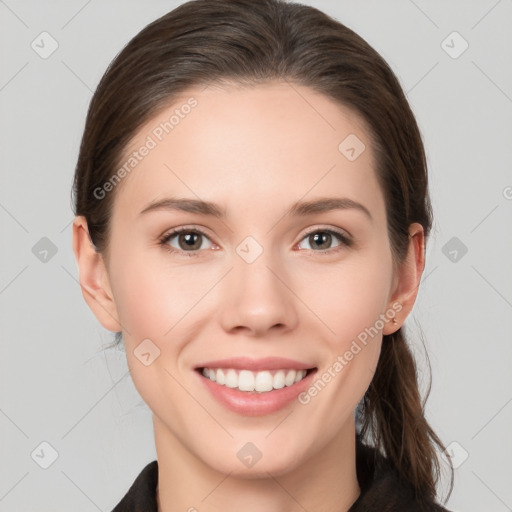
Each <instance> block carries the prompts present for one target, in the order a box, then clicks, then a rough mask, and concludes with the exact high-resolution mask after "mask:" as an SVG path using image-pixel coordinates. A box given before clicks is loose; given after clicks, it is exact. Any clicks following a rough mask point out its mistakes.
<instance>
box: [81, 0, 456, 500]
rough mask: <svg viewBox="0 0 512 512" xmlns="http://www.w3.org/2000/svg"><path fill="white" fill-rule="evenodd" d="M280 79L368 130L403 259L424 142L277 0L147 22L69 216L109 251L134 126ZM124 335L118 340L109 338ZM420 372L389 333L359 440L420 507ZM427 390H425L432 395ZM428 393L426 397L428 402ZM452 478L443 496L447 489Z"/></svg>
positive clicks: (296, 11) (315, 14)
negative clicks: (190, 99)
mask: <svg viewBox="0 0 512 512" xmlns="http://www.w3.org/2000/svg"><path fill="white" fill-rule="evenodd" d="M274 79H275V80H287V81H290V82H295V83H298V84H301V85H305V86H308V87H310V88H311V89H313V90H315V91H318V92H320V93H323V94H324V95H326V96H327V97H329V98H331V99H333V100H335V101H336V102H338V103H339V104H341V105H343V106H345V107H348V108H350V109H352V110H354V111H355V112H357V113H358V114H359V115H360V116H361V117H362V119H364V120H365V122H366V124H367V126H368V127H369V130H370V135H371V139H372V140H371V142H372V144H371V145H372V149H373V151H374V155H375V157H376V165H377V169H376V173H377V178H378V180H379V183H380V185H381V187H382V190H383V193H384V197H385V201H386V213H387V219H388V234H389V239H390V243H391V248H392V254H393V261H394V263H395V265H398V264H399V263H400V262H402V261H403V259H404V257H405V255H406V253H407V248H408V244H409V236H408V228H409V225H410V224H411V223H413V222H418V223H420V224H421V225H422V226H423V229H424V233H425V237H426V238H427V237H428V235H429V232H430V228H431V225H432V211H431V205H430V199H429V195H428V179H427V164H426V157H425V151H424V147H423V143H422V139H421V135H420V132H419V129H418V126H417V123H416V121H415V118H414V115H413V113H412V111H411V109H410V107H409V104H408V102H407V100H406V97H405V95H404V92H403V91H402V88H401V86H400V84H399V82H398V80H397V78H396V76H395V75H394V73H393V71H392V70H391V69H390V67H389V66H388V65H387V63H386V62H385V61H384V60H383V59H382V57H381V56H380V55H379V54H378V53H377V52H376V51H375V50H374V49H373V48H372V47H371V46H369V45H368V43H366V41H364V40H363V39H362V38H361V37H360V36H358V35H357V34H356V33H355V32H353V31H352V30H350V29H349V28H347V27H346V26H344V25H342V24H341V23H339V22H338V21H336V20H334V19H333V18H331V17H329V16H327V15H326V14H324V13H322V12H321V11H319V10H317V9H315V8H313V7H309V6H305V5H300V4H296V3H287V2H284V1H282V0H259V1H257V2H255V1H254V0H193V1H190V2H187V3H184V4H182V5H180V6H179V7H177V8H176V9H174V10H173V11H171V12H169V13H168V14H166V15H164V16H162V17H161V18H159V19H157V20H156V21H154V22H152V23H151V24H149V25H148V26H147V27H145V28H144V29H143V30H142V31H141V32H140V33H139V34H137V35H136V36H135V37H134V38H133V39H132V40H131V41H130V42H129V43H128V44H127V45H126V46H125V48H124V49H123V50H122V51H121V52H120V53H119V54H118V55H117V56H116V58H115V59H114V60H113V61H112V63H111V64H110V66H109V67H108V69H107V71H106V72H105V74H104V76H103V78H102V79H101V81H100V83H99V85H98V87H97V89H96V92H95V94H94V96H93V98H92V100H91V103H90V106H89V111H88V114H87V120H86V124H85V129H84V134H83V138H82V142H81V146H80V154H79V157H78V162H77V166H76V173H75V178H74V184H73V196H74V213H75V214H76V215H83V216H85V218H86V220H87V223H88V227H89V233H90V238H91V241H92V243H93V244H94V245H95V247H96V249H97V251H98V252H102V253H105V254H106V253H107V250H108V240H109V220H110V217H111V210H112V205H113V201H114V197H115V190H114V191H112V192H110V193H109V194H107V195H106V196H105V197H104V198H102V199H98V198H97V194H95V190H97V189H98V188H99V187H102V185H103V184H104V183H105V182H107V181H108V180H109V179H110V178H111V177H112V176H113V175H114V173H115V171H116V169H117V166H118V165H120V162H121V161H122V156H123V152H124V151H125V150H126V148H127V146H128V145H129V143H130V141H131V139H132V138H133V137H134V135H135V134H136V133H137V131H138V129H139V128H140V127H141V126H142V125H143V124H144V123H145V122H147V121H148V120H150V119H151V117H152V116H154V115H155V114H156V113H157V112H158V111H159V110H161V109H162V108H163V107H165V106H167V105H169V104H170V103H172V100H173V98H174V97H175V95H177V94H178V93H182V92H184V91H186V89H187V88H190V87H192V86H197V85H202V84H204V85H206V84H209V83H214V82H217V83H222V82H223V81H234V82H236V83H240V84H247V85H251V84H252V85H254V84H258V83H261V82H265V81H269V80H274ZM120 339H121V333H116V343H118V342H119V341H120ZM417 376H418V374H417V369H416V365H415V362H414V358H413V356H412V353H411V351H410V349H409V347H408V344H407V341H406V339H405V336H404V334H403V332H402V329H399V330H398V331H396V332H395V333H393V334H391V335H384V339H383V344H382V350H381V355H380V359H379V363H378V366H377V369H376V372H375V375H374V377H373V380H372V382H371V384H370V386H369V388H368V390H367V392H366V393H365V396H364V398H363V400H362V403H361V406H362V409H361V412H362V418H363V420H362V430H361V435H362V436H363V437H365V438H366V440H367V441H370V442H372V443H373V444H374V445H375V446H376V447H377V448H378V449H379V450H380V452H381V453H383V454H385V455H386V456H387V457H388V458H389V460H390V461H391V462H392V464H393V465H394V467H395V468H396V470H397V472H398V474H399V476H400V478H402V479H403V480H404V481H406V482H409V483H410V484H411V485H412V486H413V488H414V490H415V493H416V496H417V498H418V500H419V501H420V502H423V501H424V502H428V501H429V500H433V499H435V496H436V485H437V482H438V480H439V477H440V473H441V472H440V464H439V460H438V458H437V454H436V448H438V449H440V450H441V451H444V446H443V444H442V442H441V440H440V439H439V438H438V436H437V435H436V434H435V432H434V431H433V430H432V428H431V427H430V425H429V424H428V422H427V420H426V418H425V411H424V405H425V402H422V401H421V399H420V393H419V389H418V382H417ZM429 392H430V388H429V390H428V392H427V397H428V394H429ZM427 397H425V400H426V398H427ZM450 471H451V485H450V493H451V490H452V488H453V469H452V468H451V467H450Z"/></svg>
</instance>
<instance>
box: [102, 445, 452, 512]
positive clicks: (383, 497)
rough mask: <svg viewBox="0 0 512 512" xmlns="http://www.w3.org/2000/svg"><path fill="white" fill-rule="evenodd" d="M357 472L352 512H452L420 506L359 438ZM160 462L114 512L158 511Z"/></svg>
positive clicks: (430, 505) (145, 472)
mask: <svg viewBox="0 0 512 512" xmlns="http://www.w3.org/2000/svg"><path fill="white" fill-rule="evenodd" d="M356 439H357V442H356V472H357V479H358V482H359V487H360V489H361V494H360V495H359V497H358V498H357V500H356V501H355V503H354V504H353V505H352V506H351V507H350V509H349V512H373V511H375V512H377V511H378V512H402V511H403V512H449V511H448V510H447V509H445V508H443V507H441V506H440V505H436V504H434V503H426V504H425V503H423V504H420V503H419V502H418V501H417V500H415V498H414V493H413V490H412V488H411V487H410V486H409V485H408V484H407V483H404V482H402V481H400V479H399V477H398V474H397V473H396V471H395V470H394V469H393V468H392V467H391V465H390V464H389V463H388V462H387V459H385V458H384V457H382V456H381V455H380V454H379V453H378V452H377V451H376V450H375V449H374V448H371V447H369V446H366V445H364V444H363V443H362V442H361V441H360V439H359V438H356ZM157 483H158V462H157V461H156V460H154V461H152V462H150V463H149V464H148V465H147V466H146V467H145V468H144V469H143V470H142V471H141V472H140V474H139V475H138V476H137V478H136V479H135V481H134V482H133V484H132V486H131V487H130V489H129V490H128V492H127V493H126V495H125V496H124V497H123V499H122V500H121V501H120V502H119V503H118V505H117V506H116V507H115V508H114V509H113V511H112V512H157V510H158V509H157V504H156V486H157Z"/></svg>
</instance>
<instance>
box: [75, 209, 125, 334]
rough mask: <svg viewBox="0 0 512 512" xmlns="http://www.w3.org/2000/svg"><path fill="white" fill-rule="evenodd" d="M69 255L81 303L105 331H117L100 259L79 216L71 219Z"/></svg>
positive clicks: (82, 219)
mask: <svg viewBox="0 0 512 512" xmlns="http://www.w3.org/2000/svg"><path fill="white" fill-rule="evenodd" d="M73 252H74V253H75V259H76V261H77V264H78V272H79V282H80V288H81V289H82V295H83V297H84V299H85V301H86V302H87V304H88V305H89V307H90V308H91V310H92V312H93V313H94V315H95V316H96V318H97V319H98V321H99V322H100V323H101V325H103V327H105V329H108V330H109V331H112V332H118V331H121V324H120V323H119V319H118V318H119V316H118V314H117V309H116V305H115V302H114V297H113V294H112V288H111V287H110V281H109V278H108V273H107V269H106V266H105V263H104V259H103V256H102V254H101V253H99V252H97V251H96V248H95V247H94V245H93V243H92V241H91V238H90V235H89V228H88V226H87V220H86V219H85V217H83V216H77V217H75V220H74V222H73Z"/></svg>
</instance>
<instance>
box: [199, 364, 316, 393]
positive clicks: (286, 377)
mask: <svg viewBox="0 0 512 512" xmlns="http://www.w3.org/2000/svg"><path fill="white" fill-rule="evenodd" d="M202 373H203V375H204V376H205V377H206V378H207V379H210V380H211V381H213V382H217V384H220V385H222V386H227V387H228V388H238V389H239V390H240V391H257V392H259V393H265V392H268V391H272V390H273V389H281V388H284V387H285V386H291V385H293V384H295V383H297V382H299V381H301V380H302V379H303V378H304V377H305V376H306V370H277V371H275V372H274V374H273V375H272V372H270V371H268V370H264V371H261V372H252V371H249V370H234V369H232V368H230V369H221V368H217V369H214V368H203V371H202Z"/></svg>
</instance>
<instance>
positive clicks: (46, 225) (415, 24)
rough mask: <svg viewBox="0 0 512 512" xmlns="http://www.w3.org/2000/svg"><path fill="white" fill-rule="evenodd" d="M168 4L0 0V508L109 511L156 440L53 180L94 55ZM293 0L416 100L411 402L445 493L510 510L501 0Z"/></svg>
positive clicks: (509, 120)
mask: <svg viewBox="0 0 512 512" xmlns="http://www.w3.org/2000/svg"><path fill="white" fill-rule="evenodd" d="M180 3H182V2H179V1H169V0H167V1H163V0H160V1H153V2H142V1H137V2H135V1H123V2H121V1H120V0H118V1H116V0H102V1H101V2H100V1H99V0H90V1H84V0H73V1H69V0H68V1H63V0H62V1H60V2H56V1H52V2H50V1H45V2H41V1H36V0H5V1H3V0H0V119H1V124H0V152H1V153H0V154H1V171H2V186H1V187H0V223H1V224H0V225H1V237H2V238H1V240H2V245H1V246H2V251H1V253H0V254H1V265H0V317H1V358H0V465H1V466H0V511H2V512H7V511H9V512H14V511H15V512H23V511H48V512H49V511H52V512H59V511H68V510H73V511H75V512H78V511H96V510H102V511H108V510H111V508H112V507H113V506H114V505H115V504H116V503H117V502H118V500H119V499H120V498H121V496H122V495H124V493H125V492H126V491H127V489H128V487H129V485H130V484H131V483H132V481H133V479H134V478H135V476H136V475H137V474H138V473H139V471H140V470H141V469H142V467H143V466H144V465H145V464H146V463H147V462H149V461H150V460H153V459H154V458H155V451H154V445H153V432H152V424H151V416H150V413H149V410H148V408H147V406H146V405H145V404H144V403H143V402H142V400H141V399H140V397H139V396H138V394H137V392H136V390H135V388H134V387H133V384H132V382H131V379H130V376H129V374H128V370H127V365H126V361H125V355H124V352H122V351H118V350H110V351H105V350H103V348H104V346H105V345H106V344H107V343H108V342H110V341H111V340H112V335H111V334H110V333H109V332H108V331H105V330H104V329H103V328H102V327H101V326H100V325H99V323H98V322H97V321H96V319H95V317H94V316H93V315H92V313H91V311H90V310H89V308H88V306H87V305H86V303H85V301H84V300H83V298H82V295H81V292H80V288H79V285H78V281H77V275H78V273H77V267H76V264H75V261H74V257H73V253H72V249H71V222H72V219H73V216H72V212H71V207H70V188H71V182H72V177H73V171H74V166H75V163H76V158H77V154H78V146H79V142H80V138H81V132H82V129H83V125H84V120H85V114H86V109H87V106H88V103H89V100H90V98H91V95H92V91H93V90H94V88H95V87H96V85H97V83H98V81H99V79H100V77H101V75H102V74H103V72H104V71H105V69H106V67H107V65H108V63H109V62H110V61H111V59H112V58H113V57H114V56H115V55H116V53H117V52H118V51H119V50H120V49H121V48H122V47H123V46H124V44H125V43H126V42H127V41H128V40H129V39H130V38H131V37H133V36H134V35H135V34H136V33H137V32H138V31H139V30H140V29H141V28H143V27H144V26H145V25H146V24H147V23H149V22H150V21H153V20H154V19H155V18H157V17H159V16H160V15H162V14H164V13H165V12H167V11H169V10H171V9H172V8H173V7H175V6H176V5H178V4H180ZM304 3H309V4H311V5H313V6H316V7H318V8H320V9H322V10H324V11H326V12H327V13H329V14H331V15H333V16H335V17H336V18H338V19H339V20H340V21H342V22H343V23H345V24H346V25H348V26H349V27H351V28H353V29H354V30H355V31H356V32H358V33H359V34H360V35H361V36H362V37H364V38H365V39H366V40H367V41H368V42H369V43H370V44H372V45H373V46H374V47H375V48H376V49H377V50H378V51H379V52H380V53H381V54H382V55H383V57H384V58H385V59H386V60H387V61H388V62H389V63H390V65H391V66H392V67H393V69H394V70H395V72H396V73H397V75H398V77H399V79H400V80H401V83H402V85H403V87H404V89H405V90H406V91H407V95H408V97H409V100H410V103H411V105H412V107H413V109H414V112H415V114H416V115H417V119H418V123H419V125H420V128H421V130H422V133H423V136H424V140H425V144H426V147H427V152H428V161H429V166H430V178H431V194H432V201H433V206H434V212H435V225H434V229H433V232H432V237H431V240H430V242H429V245H428V249H427V253H428V254H427V268H426V270H425V274H424V279H423V284H422V286H421V289H420V294H419V298H418V302H417V304H416V306H415V308H414V311H413V314H412V315H411V316H410V317H409V318H408V320H407V322H406V328H407V330H408V332H409V335H410V336H411V337H412V340H413V341H414V343H415V346H416V347H417V354H418V358H419V364H420V369H421V374H422V375H423V376H426V371H425V368H426V367H425V356H424V353H423V351H422V348H421V343H420V334H421V330H422V331H423V333H424V337H425V341H426V345H427V348H428V352H429V355H430V359H431V363H432V368H433V386H432V392H431V395H430V399H429V401H428V402H427V407H426V410H427V415H428V418H429V420H430V421H431V423H432V425H433V427H434V428H435V429H436V431H437V432H438V434H439V435H440V436H441V438H442V439H443V441H444V442H445V444H447V445H448V444H451V443H454V444H451V448H450V449H451V454H452V457H453V458H454V462H455V463H456V464H457V465H458V468H457V470H456V480H455V491H454V493H453V495H452V498H451V499H450V501H449V503H448V506H449V508H451V509H452V510H454V511H464V512H473V511H486V512H491V511H496V512H505V511H507V510H512V486H511V485H510V484H511V481H512V471H511V470H512V438H511V435H510V432H511V424H512V404H511V401H512V386H511V372H510V368H511V359H512V358H511V355H512V354H511V352H512V348H511V343H510V340H511V331H512V325H511V324H512V322H511V317H512V315H511V308H512V286H511V281H512V272H511V266H510V262H511V261H512V257H511V256H512V235H511V234H512V230H511V222H510V219H511V210H512V200H511V199H512V174H511V172H510V164H511V162H512V137H511V132H512V117H511V110H512V69H511V66H510V63H511V62H512V44H511V41H510V30H511V27H512V25H511V22H512V2H511V1H510V0H501V1H496V0H489V1H487V0H486V1H473V2H467V1H466V2H462V1H451V2H445V1H440V0H436V1H428V2H427V1H426V0H425V1H420V0H415V1H414V2H413V1H409V0H400V1H385V2H383V1H367V0H366V1H359V2H357V1H340V2H338V1H333V0H331V1H328V0H323V1H321V0H318V1H309V2H304ZM43 31H46V32H48V33H49V34H50V35H51V38H53V39H54V40H55V41H56V42H57V44H58V48H57V49H56V51H55V52H54V53H52V54H51V55H50V56H47V58H42V57H41V56H40V53H41V52H44V51H49V50H50V49H51V44H52V41H51V39H50V37H49V36H40V34H41V32H43ZM454 31H457V32H458V33H459V34H460V36H461V37H462V38H463V39H461V38H460V37H458V36H456V35H455V36H454V35H450V34H452V32H454ZM33 41H34V43H33V44H34V46H35V47H36V48H37V50H38V51H39V53H37V52H36V51H35V50H34V49H33V48H32V46H31V44H32V42H33ZM443 41H445V42H444V43H443ZM464 41H467V43H468V44H469V47H468V48H467V50H466V51H464V52H463V53H462V54H460V55H459V53H460V52H461V50H462V49H464V46H465V44H464ZM53 44H55V43H53ZM36 45H38V46H36ZM450 53H451V55H450ZM454 57H456V58H454ZM44 237H46V238H47V239H49V240H46V239H44ZM41 239H43V240H41ZM49 241H50V242H49ZM464 248H466V249H464ZM44 250H47V251H48V252H47V253H44ZM465 250H467V252H466V253H465V254H464V251H465ZM55 251H56V252H55ZM420 326H421V329H420ZM423 388H425V384H423ZM42 442H47V443H49V444H50V445H51V447H53V450H55V453H54V452H53V451H52V448H50V447H48V446H47V445H42V446H41V443H42ZM52 454H53V455H54V456H55V455H57V459H56V460H55V461H54V462H53V463H52V464H51V465H50V466H49V467H48V468H47V469H43V468H42V467H41V465H43V466H44V465H47V464H49V463H50V462H52ZM310 512H313V511H310Z"/></svg>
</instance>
